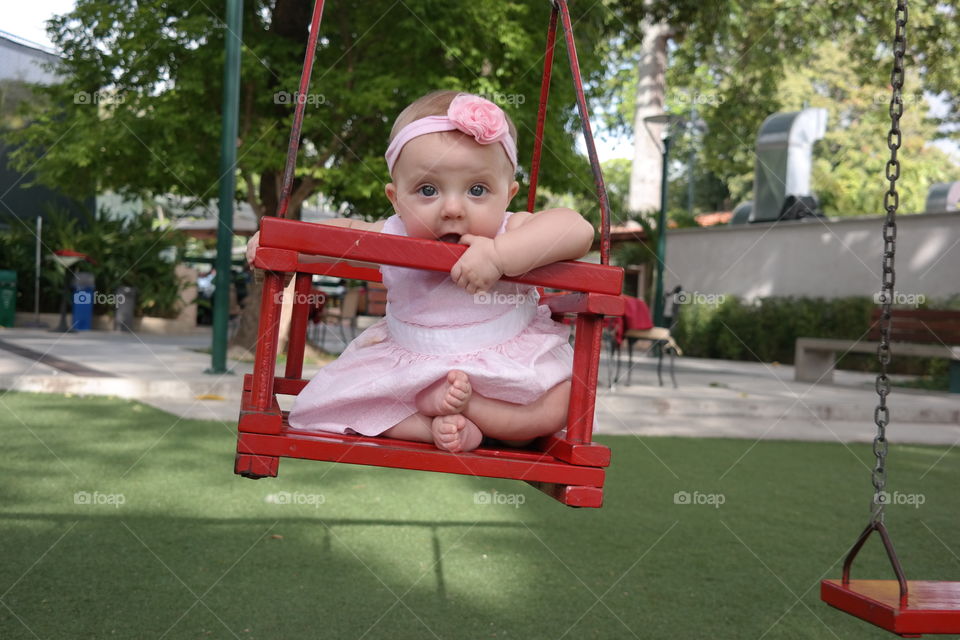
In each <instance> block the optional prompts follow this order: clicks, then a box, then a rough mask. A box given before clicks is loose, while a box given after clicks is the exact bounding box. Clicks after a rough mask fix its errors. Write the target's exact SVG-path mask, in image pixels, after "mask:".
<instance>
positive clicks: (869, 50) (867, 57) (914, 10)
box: [604, 0, 960, 215]
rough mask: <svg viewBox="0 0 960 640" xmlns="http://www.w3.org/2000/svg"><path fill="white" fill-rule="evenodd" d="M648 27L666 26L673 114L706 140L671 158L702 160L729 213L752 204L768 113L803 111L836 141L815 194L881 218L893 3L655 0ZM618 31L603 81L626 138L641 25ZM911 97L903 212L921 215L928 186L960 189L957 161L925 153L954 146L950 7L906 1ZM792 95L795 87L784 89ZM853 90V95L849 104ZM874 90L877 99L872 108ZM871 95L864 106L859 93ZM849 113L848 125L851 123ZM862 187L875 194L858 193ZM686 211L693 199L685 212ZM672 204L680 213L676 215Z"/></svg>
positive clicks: (955, 29)
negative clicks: (721, 187) (827, 112)
mask: <svg viewBox="0 0 960 640" xmlns="http://www.w3.org/2000/svg"><path fill="white" fill-rule="evenodd" d="M647 6H648V7H649V10H650V12H651V14H652V16H653V19H654V20H656V19H661V20H665V21H666V22H667V23H668V24H669V25H670V26H671V28H672V37H671V42H672V46H671V49H670V53H669V56H670V58H669V68H668V70H667V77H666V86H667V96H666V108H667V110H668V111H669V112H671V113H674V114H678V115H686V116H690V115H691V113H692V109H693V107H694V106H695V107H696V113H697V117H698V118H702V119H703V120H704V121H705V123H706V125H707V131H708V133H707V134H705V135H702V136H700V137H698V138H697V139H692V138H690V137H689V136H684V137H681V138H678V139H677V140H676V142H675V144H676V148H675V151H676V154H675V155H674V157H677V158H686V157H687V152H688V150H689V149H691V148H693V149H695V150H696V153H697V157H696V164H697V173H698V183H700V182H703V180H702V179H701V178H700V175H701V174H714V175H715V176H716V178H717V179H718V180H719V181H720V182H722V183H723V184H725V185H726V187H727V188H728V189H729V192H730V197H731V200H732V201H733V202H736V201H740V200H743V199H748V198H749V193H750V190H751V188H752V175H753V169H754V162H755V156H754V137H755V135H756V132H757V130H758V129H759V127H760V124H761V123H762V122H763V120H764V119H765V118H766V117H767V116H768V115H770V114H772V113H775V112H777V111H790V110H796V109H800V108H802V107H804V106H829V107H830V108H831V118H830V122H829V127H830V131H831V133H830V136H828V140H827V141H826V144H822V145H820V148H818V149H817V165H816V167H815V176H814V188H815V190H816V191H817V192H818V193H822V195H823V198H824V200H825V202H824V204H825V206H826V208H827V211H828V212H829V213H831V214H835V215H863V214H866V213H871V214H872V213H876V212H877V211H878V210H879V209H880V207H879V204H880V202H881V198H882V189H883V179H882V176H883V166H884V163H885V159H884V156H885V155H886V151H885V150H886V146H885V145H886V130H887V128H889V119H887V121H886V122H887V124H886V127H884V126H883V124H882V122H883V120H884V118H885V117H886V118H888V117H889V116H888V115H887V104H888V102H889V95H888V91H889V80H890V70H891V67H892V56H891V44H890V40H891V38H892V33H893V19H894V12H893V6H892V5H891V4H890V3H882V2H881V3H877V2H868V1H867V0H858V1H856V2H832V3H813V4H811V3H800V2H783V1H782V0H759V1H751V2H746V1H745V0H722V1H720V2H710V3H703V2H695V1H694V0H680V1H677V0H670V1H667V0H655V1H654V2H651V3H649V4H648V5H647ZM635 25H636V23H627V24H625V25H624V27H623V30H622V32H621V35H620V38H619V40H618V42H619V43H620V44H622V49H619V50H614V51H612V52H611V53H612V55H611V62H610V64H609V68H610V70H611V71H610V73H609V74H608V75H607V77H606V79H605V89H606V94H607V96H608V98H607V103H608V104H613V105H616V106H615V108H614V109H612V110H605V111H604V114H605V116H606V121H607V124H608V126H609V127H611V128H612V129H613V130H616V131H620V132H621V133H623V134H625V135H627V134H629V133H630V132H631V130H632V127H633V114H634V111H635V107H636V92H637V82H638V78H637V77H636V76H637V74H636V69H637V64H638V62H639V43H640V42H641V39H642V32H641V28H638V27H637V26H635ZM907 29H908V37H907V40H908V43H909V44H908V50H907V61H906V65H907V83H908V86H907V90H906V91H905V94H906V95H905V102H906V103H907V104H906V108H905V114H907V115H906V118H905V123H904V124H905V125H906V129H905V132H904V143H905V145H904V148H902V149H901V160H902V162H903V178H904V179H903V180H902V181H901V184H903V185H904V192H903V193H901V201H902V202H903V203H904V207H903V209H904V210H905V211H908V212H915V211H920V210H922V203H923V201H922V198H923V197H924V196H925V193H926V189H927V186H928V185H929V184H930V183H931V182H934V181H940V180H948V179H957V173H956V164H955V163H950V162H949V161H947V159H946V157H945V156H944V155H943V154H940V153H938V152H937V151H936V150H933V149H930V148H927V147H925V145H926V142H927V141H929V140H933V139H936V138H942V139H947V138H952V139H954V140H957V139H960V127H952V128H951V127H950V126H949V125H956V124H957V123H958V122H960V92H957V90H956V77H957V76H958V75H960V58H958V57H957V56H956V53H955V51H956V46H955V43H956V42H957V41H958V40H960V20H958V16H957V8H956V6H955V4H952V3H944V2H940V1H939V0H918V1H917V2H912V3H911V4H910V16H909V23H908V27H907ZM791 86H792V87H793V89H791V88H790V87H791ZM848 90H849V94H848ZM876 91H880V92H881V93H882V94H884V95H883V97H875V96H874V93H875V92H876ZM861 92H862V93H865V94H867V95H869V97H870V104H869V108H867V107H868V105H866V104H858V102H857V100H858V99H859V98H858V94H861ZM923 92H929V93H933V94H939V95H940V97H941V98H942V99H943V100H944V101H945V103H946V104H945V108H944V109H943V113H941V114H938V115H937V116H930V115H928V114H926V113H924V112H926V110H927V105H926V102H925V101H924V100H923V99H922V94H923ZM848 116H849V117H848ZM864 185H876V187H875V188H873V187H871V188H868V189H867V190H864ZM684 202H685V201H684ZM671 206H676V205H675V204H672V205H671Z"/></svg>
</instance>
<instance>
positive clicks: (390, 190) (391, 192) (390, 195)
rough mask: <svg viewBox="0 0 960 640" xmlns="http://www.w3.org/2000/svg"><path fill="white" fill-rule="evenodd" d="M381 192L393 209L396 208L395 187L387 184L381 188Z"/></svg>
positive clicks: (390, 183) (389, 183)
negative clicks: (384, 194) (385, 195)
mask: <svg viewBox="0 0 960 640" xmlns="http://www.w3.org/2000/svg"><path fill="white" fill-rule="evenodd" d="M383 192H384V193H386V194H387V200H389V201H390V204H392V205H393V208H394V209H396V208H397V186H396V185H395V184H393V183H392V182H388V183H387V184H386V185H384V187H383Z"/></svg>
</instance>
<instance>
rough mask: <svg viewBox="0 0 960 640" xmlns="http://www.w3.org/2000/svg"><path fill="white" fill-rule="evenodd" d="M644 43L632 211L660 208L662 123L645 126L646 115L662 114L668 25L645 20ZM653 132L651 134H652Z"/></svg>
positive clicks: (636, 115)
mask: <svg viewBox="0 0 960 640" xmlns="http://www.w3.org/2000/svg"><path fill="white" fill-rule="evenodd" d="M642 28H643V45H642V46H641V55H640V64H639V66H638V68H637V74H638V76H639V82H637V106H636V110H635V111H634V118H633V167H632V169H631V171H630V195H629V200H628V207H629V209H630V211H631V212H635V213H637V212H644V211H657V210H659V209H660V180H661V172H662V171H663V157H662V153H661V149H662V142H661V139H660V138H661V135H662V132H663V125H650V126H649V127H648V126H646V125H645V123H644V121H643V119H644V118H646V117H647V116H654V115H660V114H662V113H663V104H664V93H665V89H666V83H665V79H664V74H665V72H666V68H667V39H668V37H669V34H670V28H669V26H667V25H666V24H664V23H659V24H650V23H647V22H644V23H643V25H642ZM651 134H652V135H651Z"/></svg>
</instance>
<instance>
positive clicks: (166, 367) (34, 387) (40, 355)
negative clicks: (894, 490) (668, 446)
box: [0, 328, 960, 445]
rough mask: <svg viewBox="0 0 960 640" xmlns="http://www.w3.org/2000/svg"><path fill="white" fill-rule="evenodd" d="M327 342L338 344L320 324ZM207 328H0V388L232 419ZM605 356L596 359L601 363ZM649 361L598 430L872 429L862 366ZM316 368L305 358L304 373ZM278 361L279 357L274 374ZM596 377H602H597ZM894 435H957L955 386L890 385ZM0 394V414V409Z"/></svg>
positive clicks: (869, 382)
mask: <svg viewBox="0 0 960 640" xmlns="http://www.w3.org/2000/svg"><path fill="white" fill-rule="evenodd" d="M326 342H327V344H326V346H327V348H328V349H334V350H337V349H339V348H342V344H343V343H342V341H341V340H340V338H339V336H338V335H337V334H336V332H328V333H327V338H326ZM209 346H210V337H209V334H197V335H192V336H146V335H134V334H129V333H113V332H103V331H87V332H79V333H70V334H58V333H51V332H48V331H44V330H38V329H19V328H18V329H2V328H0V389H16V390H22V391H45V392H52V393H74V394H80V395H82V394H91V395H113V396H119V397H123V398H132V399H137V400H140V401H142V402H145V403H147V404H150V405H153V406H155V407H158V408H160V409H163V410H164V411H168V412H170V413H173V414H175V415H178V416H183V417H189V418H199V419H209V420H220V421H223V422H226V423H234V422H235V421H236V419H237V412H238V407H239V398H240V384H241V380H242V375H243V374H244V373H249V372H250V371H251V370H252V365H251V364H249V363H242V362H233V361H231V362H230V363H229V364H230V368H231V371H232V373H230V374H225V375H211V374H207V373H205V370H206V369H207V368H209V366H210V364H211V362H210V356H209V355H208V354H206V353H203V352H202V351H203V350H205V349H208V348H209ZM604 364H605V362H604ZM655 365H656V362H655V360H653V359H651V358H639V359H638V360H637V361H636V363H635V368H634V371H633V376H632V382H633V384H632V385H631V386H625V385H622V384H620V385H617V386H615V387H614V388H613V389H609V388H605V387H603V386H601V388H600V389H599V392H598V398H597V424H598V432H599V433H632V434H636V435H676V436H720V437H736V438H748V439H760V438H775V439H801V440H823V441H837V440H839V441H843V442H859V441H867V440H870V439H872V437H873V431H874V426H873V408H874V406H875V404H876V393H875V392H874V390H873V376H872V375H870V374H862V373H854V372H842V371H838V372H837V373H836V376H835V382H834V383H833V384H821V385H811V384H808V383H801V382H795V381H794V380H793V367H790V366H774V365H767V364H762V363H746V362H731V361H721V360H703V359H697V358H681V359H678V361H677V366H676V377H677V381H678V383H679V387H678V388H677V389H674V388H672V387H671V386H670V384H669V378H668V377H667V376H666V375H665V381H666V382H667V386H665V387H659V386H657V377H656V369H655ZM316 368H317V367H313V368H311V367H309V366H308V367H305V371H304V375H305V376H307V377H309V376H310V375H311V372H312V371H315V370H316ZM280 372H281V369H280V368H279V367H278V373H280ZM602 377H603V376H602ZM889 403H890V405H891V415H892V426H891V428H890V431H889V435H890V438H891V440H893V441H894V442H914V443H930V444H947V445H954V444H958V443H960V395H958V394H947V393H934V392H921V391H914V390H906V389H901V388H896V389H895V391H894V393H893V395H892V396H891V398H890V400H889ZM3 411H4V407H3V406H2V395H0V416H2V415H3Z"/></svg>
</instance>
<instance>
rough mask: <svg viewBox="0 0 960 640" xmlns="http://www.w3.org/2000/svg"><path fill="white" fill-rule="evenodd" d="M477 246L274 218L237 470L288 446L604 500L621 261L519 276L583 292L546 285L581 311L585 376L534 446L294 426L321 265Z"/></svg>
mask: <svg viewBox="0 0 960 640" xmlns="http://www.w3.org/2000/svg"><path fill="white" fill-rule="evenodd" d="M465 250H466V247H464V246H460V245H450V244H445V243H441V242H438V241H433V240H421V239H415V238H402V237H397V236H387V235H384V234H380V233H374V232H369V231H356V230H352V229H344V228H340V227H330V226H321V225H315V224H308V223H304V222H296V221H292V220H281V219H277V218H266V219H264V220H263V224H262V227H261V230H260V246H259V248H258V249H257V255H256V258H255V260H254V266H255V267H257V268H260V269H264V270H265V272H266V275H265V278H264V283H263V294H262V302H261V305H262V306H261V310H260V335H259V340H258V342H257V353H256V360H255V369H254V373H253V375H249V376H246V377H245V379H244V390H243V402H242V407H241V412H240V425H239V426H240V435H239V439H238V441H237V458H236V467H235V471H236V473H238V474H240V475H243V476H247V477H251V478H260V477H267V476H276V475H277V467H278V464H279V458H281V457H289V458H303V459H308V460H326V461H331V462H348V463H353V464H365V465H374V466H381V467H397V468H404V469H419V470H423V471H442V472H446V473H459V474H466V475H475V476H484V477H492V478H514V479H518V480H524V481H526V482H528V483H530V484H531V485H533V486H535V487H537V488H538V489H540V490H542V491H544V492H545V493H547V494H549V495H551V496H553V497H555V498H556V499H557V500H559V501H560V502H563V503H564V504H567V505H571V506H579V507H599V506H600V505H601V504H602V501H603V481H604V469H603V468H604V467H606V466H607V465H608V464H609V463H610V450H609V449H608V448H607V447H605V446H603V445H598V444H595V443H592V442H591V432H592V428H593V414H594V403H595V396H596V379H597V368H598V365H599V355H600V341H599V338H600V332H601V331H602V324H603V318H604V316H605V315H622V314H623V300H622V298H621V297H620V295H619V293H620V291H621V287H622V285H623V270H622V269H620V268H619V267H610V266H604V265H597V264H590V263H582V262H572V261H569V262H562V263H558V264H553V265H548V266H545V267H542V268H540V269H537V270H535V271H532V272H530V273H528V274H526V275H524V276H520V277H516V278H506V279H507V280H510V281H513V282H520V283H524V284H531V285H536V286H541V287H552V288H556V289H562V290H566V291H573V292H575V293H568V294H557V295H551V296H546V297H545V298H544V302H545V303H546V304H548V305H549V306H550V309H551V311H553V312H554V314H555V317H556V316H559V315H561V314H567V313H573V314H576V343H575V347H574V360H573V372H574V375H573V379H572V389H571V393H570V406H569V413H568V415H569V420H568V424H567V428H566V430H565V431H563V432H560V433H558V434H555V435H553V436H549V437H545V438H540V439H538V440H537V441H536V442H535V443H533V445H531V447H529V448H525V449H514V448H502V449H494V448H487V447H481V448H479V449H476V450H475V451H472V452H470V453H465V454H453V453H449V452H447V451H442V450H440V449H437V448H436V447H434V446H433V445H432V444H426V443H420V442H407V441H402V440H393V439H390V438H376V437H374V438H371V437H364V436H354V435H340V434H333V433H326V432H306V431H302V430H294V429H290V428H289V425H288V424H287V416H286V412H283V411H281V410H280V406H279V402H278V401H277V395H278V394H287V395H296V394H297V393H299V392H300V390H301V389H303V387H304V386H305V385H306V384H307V380H305V379H303V378H302V371H303V352H304V345H305V340H306V325H307V319H308V314H309V310H310V305H309V304H308V303H307V300H308V299H309V297H308V296H307V295H306V294H307V293H308V292H309V290H310V279H311V276H312V274H328V275H334V276H338V277H345V278H355V279H363V280H368V281H380V272H379V271H378V270H377V269H373V268H370V267H362V266H353V265H349V264H345V263H344V262H342V261H346V260H352V261H362V262H375V263H380V264H389V265H394V266H403V267H412V268H419V269H430V270H434V271H443V272H449V271H450V269H451V268H452V267H453V264H454V263H455V262H456V261H457V259H459V257H460V255H461V254H462V253H463V252H464V251H465ZM298 253H300V254H312V255H318V256H328V257H333V258H335V259H337V260H340V262H336V263H301V262H299V260H298ZM287 273H295V274H296V283H295V285H294V290H295V296H294V304H293V317H292V322H291V331H290V343H289V348H288V354H287V364H286V370H285V375H284V376H282V377H276V376H275V374H274V364H273V363H275V362H276V357H277V339H278V329H279V317H280V307H281V304H282V288H283V281H284V276H285V274H287Z"/></svg>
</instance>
